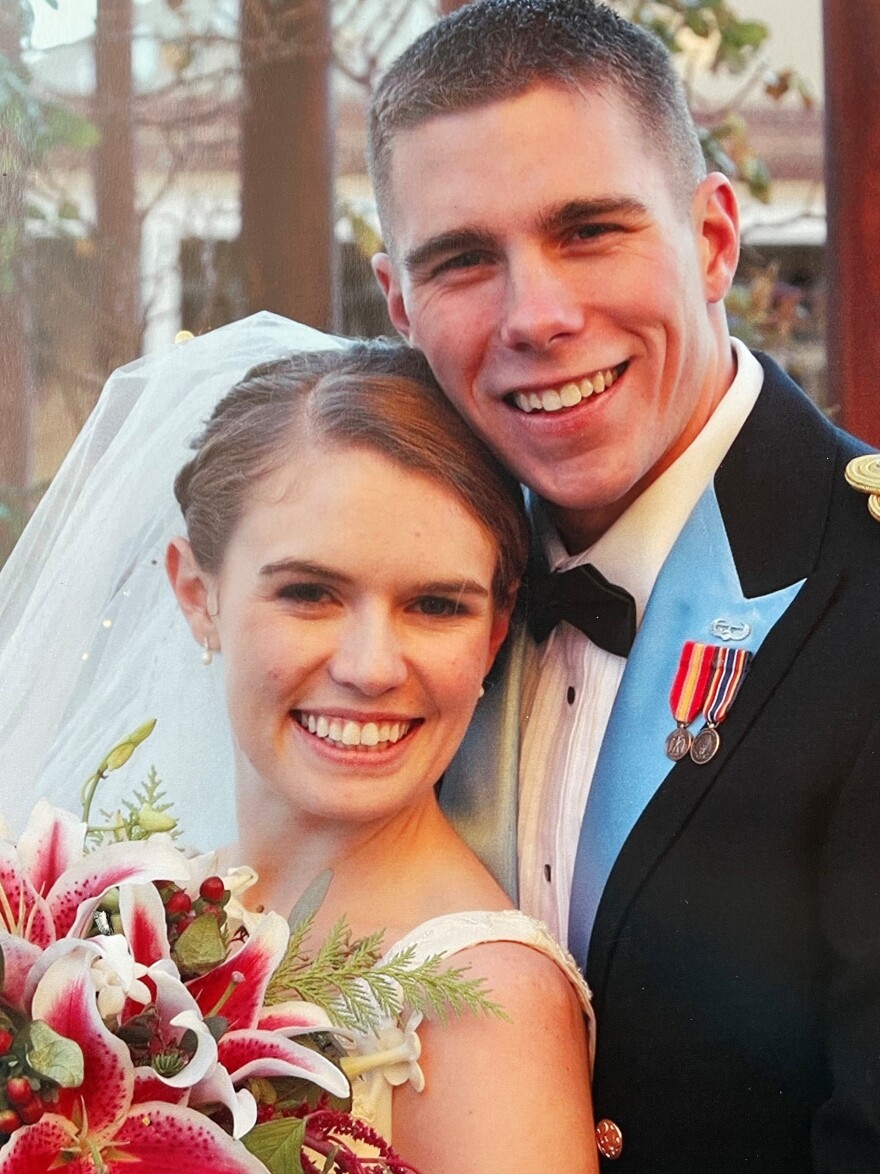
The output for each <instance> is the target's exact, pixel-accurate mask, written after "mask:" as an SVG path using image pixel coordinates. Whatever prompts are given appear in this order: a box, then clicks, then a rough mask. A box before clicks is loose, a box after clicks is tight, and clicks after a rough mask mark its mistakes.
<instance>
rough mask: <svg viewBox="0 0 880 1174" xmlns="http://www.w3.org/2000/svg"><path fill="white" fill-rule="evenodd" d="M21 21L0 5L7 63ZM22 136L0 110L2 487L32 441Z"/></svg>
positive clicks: (23, 475) (4, 543)
mask: <svg viewBox="0 0 880 1174" xmlns="http://www.w3.org/2000/svg"><path fill="white" fill-rule="evenodd" d="M22 23H23V22H22V10H21V6H20V5H18V4H10V5H0V53H3V54H4V55H5V56H6V58H7V60H8V61H9V62H11V63H16V64H17V63H18V61H19V59H20V56H21V36H22ZM22 139H23V136H22V134H21V133H20V127H19V126H18V124H17V123H16V121H15V119H14V116H13V113H12V108H11V106H10V109H8V110H7V111H6V112H5V113H0V156H2V158H3V166H2V168H0V171H2V175H0V220H2V223H3V232H4V236H5V240H4V247H3V248H2V249H0V419H2V425H0V490H13V491H14V490H16V489H21V488H23V486H24V485H25V483H26V481H27V474H28V455H29V454H28V449H29V444H30V427H29V425H30V418H29V417H30V413H29V390H30V387H29V385H30V370H29V363H28V358H27V356H28V352H27V347H26V345H25V344H26V339H25V329H26V322H27V318H26V313H25V302H24V291H23V288H22V265H21V261H22V249H23V248H24V245H25V235H24V202H25V190H26V185H27V169H28V166H29V164H30V160H29V158H28V152H27V149H26V147H25V144H24V142H23V141H22ZM2 505H3V502H2V500H0V506H2ZM7 508H8V507H7ZM7 521H8V517H7V514H6V513H5V511H3V512H0V561H2V559H3V558H5V557H6V554H7V553H8V551H9V547H10V545H11V539H10V536H9V527H8V525H7Z"/></svg>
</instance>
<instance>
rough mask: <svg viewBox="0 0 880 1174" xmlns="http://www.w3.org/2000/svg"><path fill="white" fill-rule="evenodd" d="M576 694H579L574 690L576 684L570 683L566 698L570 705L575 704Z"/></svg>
mask: <svg viewBox="0 0 880 1174" xmlns="http://www.w3.org/2000/svg"><path fill="white" fill-rule="evenodd" d="M576 696H577V694H576V693H575V691H574V685H569V686H568V690H567V691H566V694H565V700H566V701H567V702H568V704H569V705H574V699H575V697H576Z"/></svg>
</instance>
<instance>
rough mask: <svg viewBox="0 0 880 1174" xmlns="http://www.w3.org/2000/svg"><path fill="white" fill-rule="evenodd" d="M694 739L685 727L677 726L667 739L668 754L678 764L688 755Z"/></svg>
mask: <svg viewBox="0 0 880 1174" xmlns="http://www.w3.org/2000/svg"><path fill="white" fill-rule="evenodd" d="M692 741H693V738H692V736H691V732H690V730H688V729H686V728H685V727H684V726H676V728H675V729H674V730H673V731H672V733H671V734H670V735H669V737H668V738H667V739H666V753H667V755H668V756H669V757H670V758H671V759H672V761H673V762H678V761H679V760H680V759H682V758H684V757H685V756H686V755H687V752H688V751H689V750H690V748H691V742H692Z"/></svg>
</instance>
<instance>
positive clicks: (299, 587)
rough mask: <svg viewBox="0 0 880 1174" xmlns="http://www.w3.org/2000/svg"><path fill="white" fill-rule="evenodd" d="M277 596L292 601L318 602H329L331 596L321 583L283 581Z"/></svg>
mask: <svg viewBox="0 0 880 1174" xmlns="http://www.w3.org/2000/svg"><path fill="white" fill-rule="evenodd" d="M278 598H279V599H289V600H290V601H291V602H293V603H303V604H319V603H329V602H330V600H331V599H332V598H333V597H332V595H331V593H330V591H329V589H328V588H327V587H325V586H323V584H321V583H285V584H284V586H283V587H280V588H279V589H278Z"/></svg>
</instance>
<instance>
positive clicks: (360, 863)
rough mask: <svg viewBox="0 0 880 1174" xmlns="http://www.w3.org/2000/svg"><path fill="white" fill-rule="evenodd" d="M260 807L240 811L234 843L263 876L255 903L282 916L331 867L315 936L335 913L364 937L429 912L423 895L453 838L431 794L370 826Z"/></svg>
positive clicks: (251, 898)
mask: <svg viewBox="0 0 880 1174" xmlns="http://www.w3.org/2000/svg"><path fill="white" fill-rule="evenodd" d="M259 812H260V814H259V816H258V817H256V818H254V816H253V809H251V811H250V812H249V813H248V815H247V817H246V818H242V817H241V816H240V820H239V827H240V836H239V843H238V846H237V847H238V851H237V855H238V856H239V862H240V863H246V864H249V865H251V866H252V867H253V868H254V869H255V870H256V871H257V873H258V874H259V877H260V880H259V882H258V884H257V885H256V886H254V888H253V889H252V890H250V891H249V893H248V894H247V900H248V904H250V905H251V906H252V907H255V908H256V907H259V906H262V907H264V908H265V909H275V910H277V911H278V912H281V913H284V914H287V912H288V911H289V910H290V909H291V908H292V907H293V905H294V904H295V903H296V901H297V900H298V899H299V897H300V896H301V895H302V893H303V892H304V891H305V890H306V889H307V888H308V886H309V885H310V884H311V883H312V881H313V880H314V879H315V878H316V877H318V876H319V875H320V874H322V873H324V872H327V871H330V872H332V874H333V877H332V881H331V884H330V888H329V890H328V892H327V895H326V897H325V899H324V901H323V903H322V905H321V907H320V909H319V911H318V914H317V915H316V921H315V933H316V935H318V936H320V935H322V934H324V933H326V932H327V930H329V928H330V927H331V926H332V925H333V924H334V923H335V922H336V921H337V920H338V918H339V917H340V916H345V918H346V920H347V921H348V923H349V925H350V926H351V928H352V930H353V931H354V933H355V935H356V936H363V935H364V934H366V933H370V932H372V931H373V930H376V929H385V930H387V931H388V934H389V935H392V934H394V935H397V934H401V933H405V932H407V931H408V929H410V928H412V925H415V924H417V923H418V921H419V920H421V919H422V918H423V917H424V916H431V915H432V911H431V910H428V912H427V913H425V912H424V909H423V906H424V903H425V897H424V894H427V893H430V892H431V890H432V887H433V886H432V881H431V875H430V874H431V872H432V871H433V869H434V868H436V866H437V865H438V863H439V861H440V859H442V858H443V856H444V855H445V853H446V851H447V850H448V848H449V847H450V845H451V842H455V843H457V840H455V839H454V833H452V832H451V829H450V828H449V825H448V824H447V823H446V820H445V819H444V817H443V815H442V814H441V812H440V810H439V808H438V806H437V804H436V801H435V799H434V796H433V794H431V795H429V796H427V797H426V799H425V801H424V802H423V803H421V804H419V805H418V806H416V807H414V808H409V809H407V810H406V811H404V812H400V813H398V814H396V815H395V816H393V817H391V818H389V819H386V820H384V821H382V822H379V823H374V824H368V825H362V824H353V825H352V824H342V823H339V822H321V821H313V822H310V821H308V820H306V819H303V818H302V817H298V816H295V815H294V814H293V813H291V812H290V811H289V810H287V809H284V810H275V811H270V810H269V809H268V808H267V806H266V805H265V804H260V807H259ZM451 838H452V839H451ZM453 850H454V849H453ZM416 878H417V879H416ZM409 922H411V923H412V925H410V924H408V923H409ZM389 940H393V939H391V938H390V939H389Z"/></svg>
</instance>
